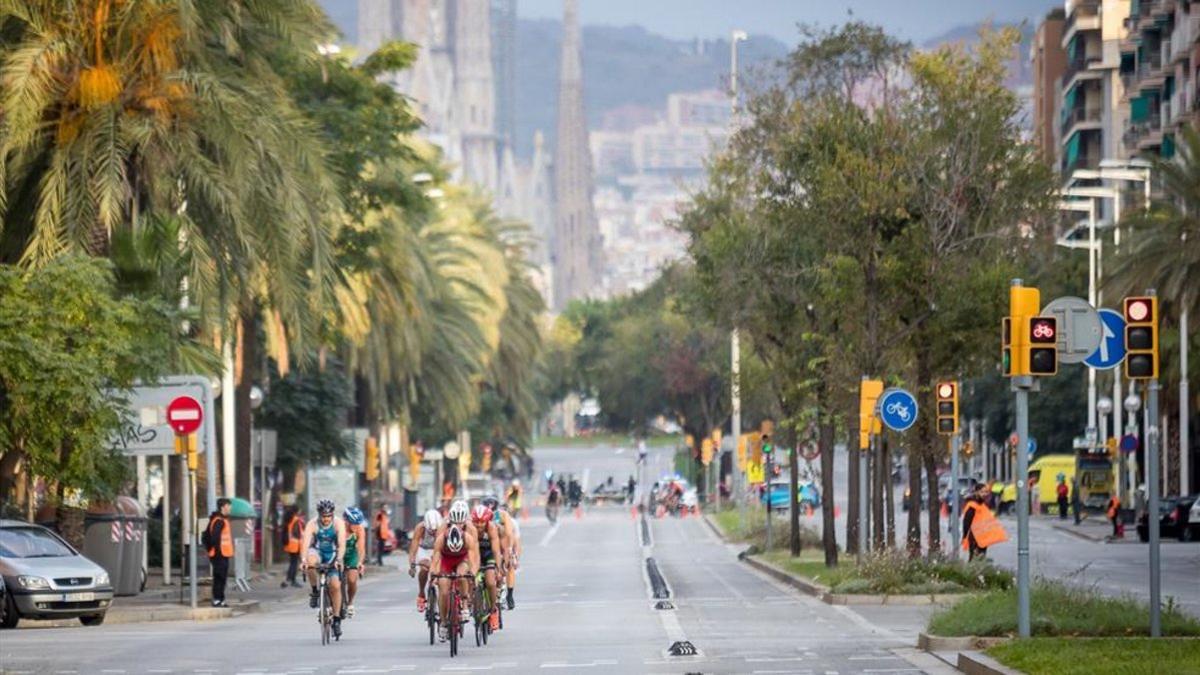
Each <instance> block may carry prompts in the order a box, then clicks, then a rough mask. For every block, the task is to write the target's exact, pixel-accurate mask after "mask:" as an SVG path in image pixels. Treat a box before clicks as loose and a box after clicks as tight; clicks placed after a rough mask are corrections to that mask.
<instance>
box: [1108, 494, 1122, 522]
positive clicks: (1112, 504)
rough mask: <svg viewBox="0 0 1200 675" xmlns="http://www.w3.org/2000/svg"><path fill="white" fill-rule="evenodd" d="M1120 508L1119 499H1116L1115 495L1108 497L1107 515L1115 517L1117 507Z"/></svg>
mask: <svg viewBox="0 0 1200 675" xmlns="http://www.w3.org/2000/svg"><path fill="white" fill-rule="evenodd" d="M1119 508H1121V500H1120V499H1117V497H1116V495H1114V496H1112V497H1109V498H1108V517H1109V518H1116V517H1117V509H1119Z"/></svg>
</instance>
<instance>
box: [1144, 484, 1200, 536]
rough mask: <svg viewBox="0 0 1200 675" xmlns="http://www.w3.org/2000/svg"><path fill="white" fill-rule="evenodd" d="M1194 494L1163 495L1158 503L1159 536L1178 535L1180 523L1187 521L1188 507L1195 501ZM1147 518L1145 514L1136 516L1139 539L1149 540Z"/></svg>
mask: <svg viewBox="0 0 1200 675" xmlns="http://www.w3.org/2000/svg"><path fill="white" fill-rule="evenodd" d="M1196 497H1197V496H1196V495H1187V496H1185V497H1180V496H1179V495H1172V496H1169V497H1163V498H1162V499H1161V500H1160V501H1159V503H1158V516H1159V517H1158V535H1159V536H1160V537H1179V536H1180V530H1181V528H1180V525H1181V524H1184V523H1186V522H1187V517H1188V509H1190V508H1191V507H1192V504H1193V503H1194V502H1195V501H1196ZM1148 523H1149V520H1148V519H1147V518H1146V514H1145V513H1143V514H1141V515H1140V516H1138V522H1137V533H1138V539H1140V540H1141V541H1150V528H1149V524H1148Z"/></svg>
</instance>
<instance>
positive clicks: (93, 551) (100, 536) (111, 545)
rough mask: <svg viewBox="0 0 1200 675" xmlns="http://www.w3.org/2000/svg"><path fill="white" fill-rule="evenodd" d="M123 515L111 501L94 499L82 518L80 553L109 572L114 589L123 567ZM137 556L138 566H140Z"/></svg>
mask: <svg viewBox="0 0 1200 675" xmlns="http://www.w3.org/2000/svg"><path fill="white" fill-rule="evenodd" d="M124 533H125V516H124V515H123V514H122V513H121V512H120V511H119V510H118V509H117V505H116V504H113V503H111V502H94V503H93V504H92V505H91V506H89V507H88V510H87V513H86V514H85V515H84V517H83V555H84V556H85V557H87V558H88V559H89V560H91V561H92V562H94V563H96V564H97V565H99V566H101V567H103V568H104V570H105V571H106V572H108V578H109V581H110V582H111V583H112V585H113V589H114V590H116V589H117V588H119V587H120V584H121V575H122V572H123V570H124V568H123V564H124V560H123V555H124V552H125V546H124V539H125V534H124ZM141 562H142V561H141V558H138V566H139V567H140V566H141Z"/></svg>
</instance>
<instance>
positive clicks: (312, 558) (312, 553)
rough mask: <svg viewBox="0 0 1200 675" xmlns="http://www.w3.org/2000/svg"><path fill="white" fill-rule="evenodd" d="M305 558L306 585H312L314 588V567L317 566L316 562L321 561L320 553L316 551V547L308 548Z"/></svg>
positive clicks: (315, 583) (315, 578) (315, 580)
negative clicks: (306, 567) (306, 566)
mask: <svg viewBox="0 0 1200 675" xmlns="http://www.w3.org/2000/svg"><path fill="white" fill-rule="evenodd" d="M305 560H306V561H307V563H308V569H306V570H305V571H304V575H305V576H306V577H308V585H309V586H312V587H313V588H314V589H316V587H317V569H316V567H317V563H319V562H321V555H320V554H319V553H318V552H317V549H315V548H310V549H309V550H308V554H307V557H306V558H305Z"/></svg>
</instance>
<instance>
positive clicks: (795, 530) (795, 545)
mask: <svg viewBox="0 0 1200 675" xmlns="http://www.w3.org/2000/svg"><path fill="white" fill-rule="evenodd" d="M799 454H800V453H798V452H796V444H795V443H794V442H793V443H791V444H790V445H789V448H788V451H787V457H788V460H789V463H790V464H791V466H790V467H789V469H788V495H789V498H790V501H791V504H790V507H791V508H789V509H788V513H789V514H790V516H791V518H790V519H789V520H790V521H791V552H792V557H793V558H796V557H799V556H800V503H799V501H798V500H797V496H798V494H799V492H800V457H799Z"/></svg>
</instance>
